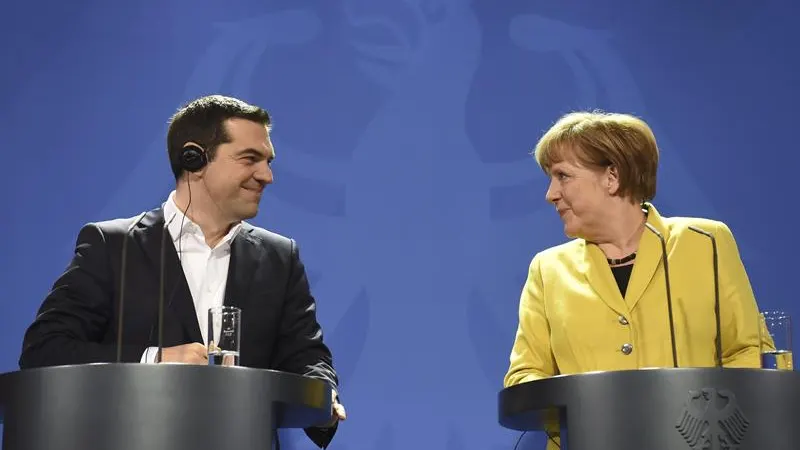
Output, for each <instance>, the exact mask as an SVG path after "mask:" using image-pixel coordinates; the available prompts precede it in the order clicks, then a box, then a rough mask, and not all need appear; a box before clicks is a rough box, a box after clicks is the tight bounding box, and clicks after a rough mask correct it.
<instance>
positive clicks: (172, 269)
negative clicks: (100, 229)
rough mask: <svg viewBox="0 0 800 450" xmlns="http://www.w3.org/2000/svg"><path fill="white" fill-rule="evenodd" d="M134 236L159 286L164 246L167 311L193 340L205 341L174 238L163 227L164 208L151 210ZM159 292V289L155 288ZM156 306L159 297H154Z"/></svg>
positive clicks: (165, 306)
mask: <svg viewBox="0 0 800 450" xmlns="http://www.w3.org/2000/svg"><path fill="white" fill-rule="evenodd" d="M133 238H134V240H136V241H137V242H138V243H139V245H140V246H141V248H142V250H143V251H144V254H145V255H146V256H147V259H148V262H149V263H150V266H151V268H152V270H153V274H154V275H155V277H154V279H155V280H156V281H155V283H156V286H158V283H159V282H160V280H161V267H162V263H161V248H162V247H161V246H162V238H163V246H164V263H163V270H164V275H163V276H164V292H163V295H164V314H165V315H166V314H167V311H168V310H169V311H172V312H173V313H174V314H175V316H177V318H178V319H179V320H180V322H181V324H182V325H183V327H184V329H185V330H186V333H187V335H188V336H189V339H190V340H191V341H192V342H200V343H202V342H203V336H202V334H201V333H200V325H199V324H198V323H197V315H196V314H195V307H194V301H193V300H192V294H191V292H190V291H189V285H188V283H187V282H186V277H185V276H184V274H183V268H182V267H181V264H180V260H179V259H178V253H177V251H175V245H174V244H173V241H172V237H171V236H170V234H169V232H168V231H167V230H166V228H165V227H164V211H163V210H162V209H161V208H159V209H155V210H153V211H150V212H148V213H147V214H146V215H145V216H144V218H142V221H141V222H140V225H139V226H138V227H137V228H136V230H135V231H134V232H133ZM156 291H158V288H156ZM155 304H156V306H157V305H158V299H155Z"/></svg>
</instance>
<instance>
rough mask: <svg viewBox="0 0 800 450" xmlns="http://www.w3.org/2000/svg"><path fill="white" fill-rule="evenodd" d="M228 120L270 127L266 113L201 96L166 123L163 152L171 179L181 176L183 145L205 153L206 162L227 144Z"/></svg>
mask: <svg viewBox="0 0 800 450" xmlns="http://www.w3.org/2000/svg"><path fill="white" fill-rule="evenodd" d="M232 118H239V119H247V120H250V121H253V122H258V123H261V124H264V125H265V126H267V127H269V126H271V124H272V122H271V119H270V116H269V113H268V112H267V111H265V110H263V109H262V108H259V107H258V106H254V105H250V104H248V103H245V102H243V101H242V100H239V99H236V98H232V97H225V96H222V95H209V96H206V97H201V98H198V99H196V100H193V101H191V102H190V103H188V104H186V105H185V106H183V107H182V108H181V109H179V110H178V112H176V113H175V114H174V115H173V116H172V118H170V120H169V131H167V153H168V155H169V163H170V166H171V167H172V173H173V175H175V180H176V181H177V180H179V179H180V178H181V175H183V170H182V169H181V164H180V154H181V150H182V149H183V146H184V145H185V144H186V143H187V142H194V143H196V144H198V145H200V146H201V147H203V148H204V149H205V151H206V157H207V159H208V161H209V162H210V161H213V160H214V157H215V156H216V153H217V147H219V145H220V144H224V143H226V142H230V141H231V139H230V136H229V135H228V130H227V129H226V128H225V121H226V120H228V119H232Z"/></svg>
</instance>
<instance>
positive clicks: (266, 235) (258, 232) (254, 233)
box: [242, 222, 296, 250]
mask: <svg viewBox="0 0 800 450" xmlns="http://www.w3.org/2000/svg"><path fill="white" fill-rule="evenodd" d="M242 230H243V231H245V232H246V233H248V235H249V236H250V237H251V238H252V239H254V240H256V241H257V242H258V243H259V244H260V245H263V246H265V247H270V248H276V249H280V250H291V249H292V247H293V246H295V245H296V244H295V242H294V240H293V239H292V238H290V237H288V236H284V235H282V234H279V233H276V232H274V231H270V230H267V229H266V228H262V227H259V226H256V225H253V224H251V223H248V222H242Z"/></svg>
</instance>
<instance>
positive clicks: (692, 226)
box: [687, 225, 714, 238]
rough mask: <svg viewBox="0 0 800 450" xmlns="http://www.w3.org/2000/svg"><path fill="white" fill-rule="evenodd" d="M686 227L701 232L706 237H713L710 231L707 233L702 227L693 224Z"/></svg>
mask: <svg viewBox="0 0 800 450" xmlns="http://www.w3.org/2000/svg"><path fill="white" fill-rule="evenodd" d="M687 228H689V229H690V230H692V231H694V232H695V233H700V234H702V235H703V236H707V237H710V238H713V237H714V236H713V235H712V234H711V233H709V232H708V231H706V230H703V229H700V228H697V227H696V226H694V225H689V226H688V227H687Z"/></svg>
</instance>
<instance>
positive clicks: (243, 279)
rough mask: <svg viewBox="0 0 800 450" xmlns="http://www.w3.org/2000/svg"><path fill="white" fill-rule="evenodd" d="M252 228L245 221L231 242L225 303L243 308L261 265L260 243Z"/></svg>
mask: <svg viewBox="0 0 800 450" xmlns="http://www.w3.org/2000/svg"><path fill="white" fill-rule="evenodd" d="M251 230H252V228H251V227H250V226H249V225H247V224H246V223H243V224H242V227H241V229H239V232H238V233H236V236H234V238H233V241H232V242H231V260H230V265H229V267H228V278H227V282H226V283H225V300H224V304H225V305H227V306H236V307H238V308H243V304H244V300H245V296H247V294H249V289H250V282H251V280H252V278H253V274H254V273H255V271H256V268H257V267H258V265H259V258H258V245H257V242H256V240H255V238H253V236H252V235H251V234H250V231H251Z"/></svg>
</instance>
